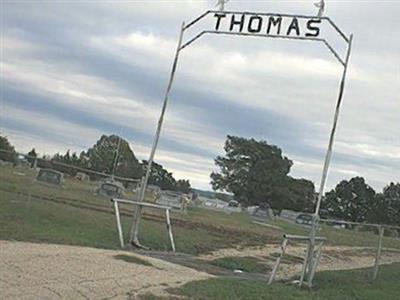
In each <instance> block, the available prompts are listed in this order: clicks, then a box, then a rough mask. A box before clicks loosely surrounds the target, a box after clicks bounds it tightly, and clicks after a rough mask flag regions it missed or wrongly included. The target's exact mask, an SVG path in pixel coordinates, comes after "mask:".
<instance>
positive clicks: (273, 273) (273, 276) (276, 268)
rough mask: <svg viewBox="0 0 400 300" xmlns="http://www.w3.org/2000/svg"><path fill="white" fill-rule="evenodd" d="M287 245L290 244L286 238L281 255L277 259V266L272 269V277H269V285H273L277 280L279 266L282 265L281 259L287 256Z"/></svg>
mask: <svg viewBox="0 0 400 300" xmlns="http://www.w3.org/2000/svg"><path fill="white" fill-rule="evenodd" d="M287 243H288V239H287V238H284V240H283V242H282V245H281V254H280V255H279V257H278V258H277V259H276V262H275V266H274V268H273V269H272V272H271V276H270V277H269V280H268V284H271V283H272V282H273V281H274V279H275V275H276V272H277V271H278V267H279V264H280V263H281V259H282V257H283V255H284V254H285V251H286V245H287Z"/></svg>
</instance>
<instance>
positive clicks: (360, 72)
mask: <svg viewBox="0 0 400 300" xmlns="http://www.w3.org/2000/svg"><path fill="white" fill-rule="evenodd" d="M313 2H314V1H300V2H295V1H293V2H277V1H265V2H260V1H231V2H229V5H228V6H229V8H231V9H233V10H235V9H237V10H240V9H245V10H254V11H274V12H290V13H300V14H314V13H315V9H314V7H313V5H312V3H313ZM213 5H214V1H208V2H207V1H175V2H173V1H165V2H160V1H154V2H152V1H143V2H140V1H136V2H119V3H112V4H111V3H108V2H99V3H91V2H70V3H68V2H47V1H46V2H28V1H26V2H4V3H3V9H2V20H3V22H2V53H3V55H2V58H1V61H2V86H1V89H2V106H1V108H2V112H1V115H2V116H1V121H0V126H1V130H2V131H4V132H5V133H6V134H9V135H10V138H11V140H12V141H14V142H15V143H16V144H17V146H18V147H19V148H21V149H23V150H29V148H30V147H32V146H35V145H38V147H39V146H40V149H41V151H65V150H66V149H68V148H71V149H76V150H80V149H82V148H85V147H88V146H90V145H91V144H93V143H94V142H95V140H96V138H97V136H98V135H99V134H101V133H111V132H116V133H118V132H119V131H120V128H121V126H123V127H124V136H125V137H126V138H127V139H129V141H131V142H132V145H133V146H134V148H135V151H136V152H137V153H138V155H139V157H140V158H142V159H145V158H146V157H147V155H148V154H147V153H148V151H149V146H150V144H151V140H152V134H153V132H154V129H155V124H156V120H157V117H158V114H159V109H160V105H161V99H162V96H163V92H164V89H165V85H166V80H167V76H168V72H169V68H170V64H171V59H172V55H173V51H174V48H175V45H176V38H177V31H178V28H179V25H180V23H181V21H182V20H189V19H192V18H194V17H196V16H197V15H199V14H200V13H201V12H202V11H204V10H205V9H209V8H212V6H213ZM327 5H328V6H327V14H328V15H329V16H330V17H331V18H332V19H334V20H336V22H337V23H338V24H339V25H340V27H341V28H343V29H344V31H345V32H348V33H350V32H353V33H354V34H355V43H354V49H353V53H352V57H351V66H350V72H349V80H348V82H347V87H346V92H345V99H344V106H343V111H342V115H341V119H340V126H339V130H338V134H337V144H336V146H335V150H336V151H335V154H334V157H333V162H332V169H331V172H330V176H329V183H328V185H329V187H332V186H333V185H334V184H336V183H337V182H338V181H339V180H341V179H343V178H346V177H349V176H354V175H362V176H365V177H367V180H368V181H369V182H370V183H371V184H372V185H373V186H374V187H375V188H378V189H380V188H382V187H383V186H384V185H385V184H387V183H388V182H389V181H394V180H396V181H398V180H399V179H400V173H399V172H400V171H399V170H400V156H399V153H400V138H399V136H400V135H399V132H400V122H399V121H398V120H399V118H398V116H399V113H400V105H399V96H398V95H399V94H400V90H399V89H400V82H399V81H400V79H399V78H400V77H399V76H400V75H399V73H400V71H399V70H400V67H399V62H400V42H399V39H398V38H396V37H397V36H399V33H400V32H399V27H398V21H397V18H396V15H398V14H399V13H400V5H399V4H397V3H396V2H389V1H387V2H385V1H381V2H379V4H378V3H377V2H368V1H364V2H359V1H347V2H330V1H328V4H327ZM335 63H336V62H335V60H334V58H333V57H332V56H331V54H330V53H329V52H328V51H327V50H326V49H324V48H323V47H322V46H321V45H318V44H309V43H300V42H299V43H297V42H293V43H292V42H288V41H275V40H266V39H242V38H240V39H232V38H218V37H213V36H207V37H204V38H203V39H202V40H200V41H199V42H198V43H196V44H194V45H193V47H191V49H188V50H185V52H184V53H182V57H181V61H180V65H179V68H178V73H177V77H176V82H175V85H174V87H173V91H172V95H171V105H170V107H169V108H168V114H167V118H166V123H165V130H164V132H163V136H162V139H161V143H160V151H159V152H158V154H157V160H159V161H160V162H162V163H163V164H165V165H166V166H167V167H168V168H170V169H171V170H173V171H174V173H176V174H177V175H178V176H184V177H189V178H190V179H191V180H192V182H193V183H194V185H195V186H200V187H203V188H209V187H208V175H209V172H210V171H211V170H212V169H213V168H214V166H213V158H214V157H215V155H218V154H220V153H222V146H223V143H224V139H225V136H226V134H237V135H243V136H248V137H250V136H252V137H256V138H259V139H265V140H267V141H269V142H271V143H276V144H278V145H280V146H281V147H282V148H283V149H284V152H285V153H286V155H288V156H289V157H291V158H293V159H294V161H295V165H294V168H293V174H294V175H295V176H298V177H306V178H310V179H312V180H313V181H315V182H316V184H318V183H319V176H320V172H321V169H322V160H323V156H324V151H325V147H326V144H327V139H328V133H329V130H330V126H331V124H330V123H331V120H332V112H333V107H334V105H335V103H334V102H335V100H336V96H337V88H338V81H339V75H340V71H341V70H340V67H338V66H337V65H336V64H335ZM29 115H31V116H32V118H31V120H30V119H29V117H28V116H29ZM46 120H51V121H52V122H60V124H64V125H65V126H64V129H63V126H57V127H55V128H57V131H56V130H54V131H53V132H52V130H51V127H50V128H49V127H48V126H46ZM66 127H69V128H70V129H68V128H66ZM71 130H77V131H78V130H79V131H80V132H85V134H82V135H79V136H74V134H73V133H72V132H71ZM66 140H68V142H66ZM35 142H37V144H34V143H35Z"/></svg>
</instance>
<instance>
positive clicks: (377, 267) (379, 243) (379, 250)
mask: <svg viewBox="0 0 400 300" xmlns="http://www.w3.org/2000/svg"><path fill="white" fill-rule="evenodd" d="M384 232H385V228H384V227H383V226H379V240H378V247H377V249H376V255H375V265H374V273H373V274H372V281H375V280H376V278H377V277H378V271H379V261H380V259H381V252H382V240H383V234H384Z"/></svg>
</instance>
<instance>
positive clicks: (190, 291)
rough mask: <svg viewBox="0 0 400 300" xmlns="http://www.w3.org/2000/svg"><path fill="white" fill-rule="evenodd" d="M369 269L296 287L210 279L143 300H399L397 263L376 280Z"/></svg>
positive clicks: (330, 275) (331, 273)
mask: <svg viewBox="0 0 400 300" xmlns="http://www.w3.org/2000/svg"><path fill="white" fill-rule="evenodd" d="M370 274H371V272H370V269H359V270H349V271H329V272H328V271H327V272H318V273H317V274H316V277H315V279H314V282H315V287H314V288H313V289H312V290H310V289H308V288H301V289H300V288H298V287H296V286H294V285H291V284H287V283H282V282H277V283H274V284H272V285H267V283H266V282H265V281H259V280H251V281H250V280H243V279H235V278H213V279H208V280H202V281H192V282H189V283H187V284H185V285H184V286H182V287H181V288H174V289H169V290H168V292H169V293H170V296H168V297H156V296H154V295H151V294H148V295H145V296H143V297H142V298H141V299H142V300H161V299H165V300H166V299H169V300H172V299H176V300H177V299H182V298H181V297H182V296H183V297H188V298H183V299H194V300H208V299H214V300H233V299H235V300H247V299H252V300H399V299H400V284H399V280H400V264H392V265H386V266H382V267H381V268H380V275H379V279H378V280H377V281H376V282H374V283H371V282H370V280H369V276H370Z"/></svg>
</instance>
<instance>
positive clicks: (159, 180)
mask: <svg viewBox="0 0 400 300" xmlns="http://www.w3.org/2000/svg"><path fill="white" fill-rule="evenodd" d="M142 164H143V167H144V169H146V168H147V161H146V160H143V162H142ZM149 184H154V185H157V186H159V187H160V188H161V189H163V190H172V191H175V190H176V180H175V178H174V176H172V173H171V172H168V171H167V170H166V169H164V167H163V166H162V165H160V164H158V163H156V162H153V163H152V164H151V172H150V177H149Z"/></svg>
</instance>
